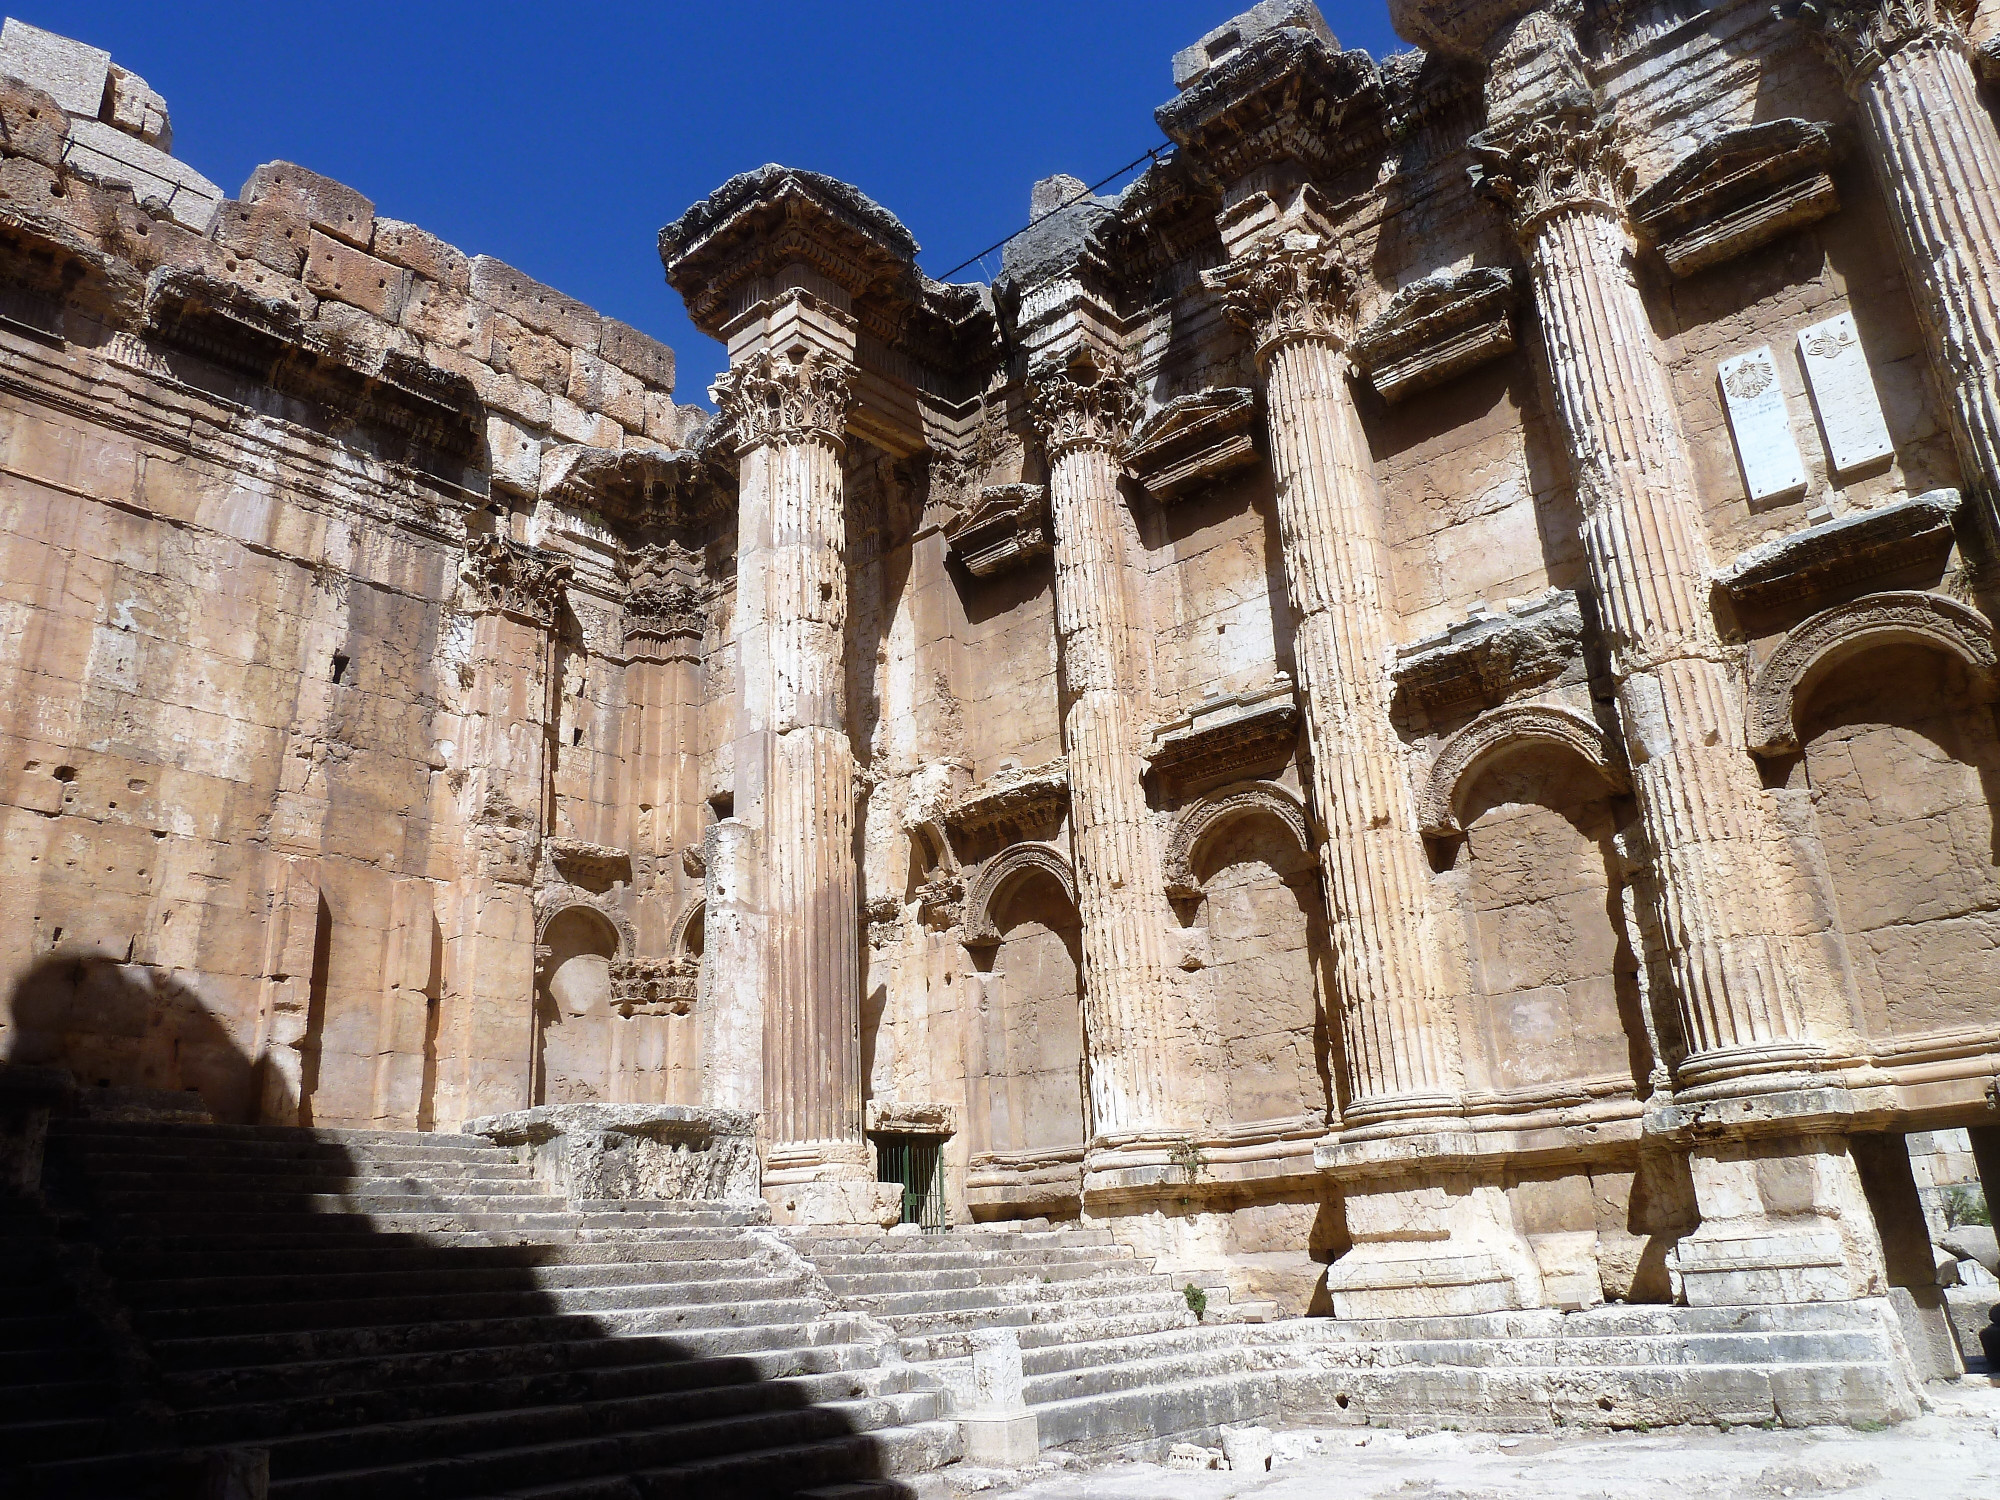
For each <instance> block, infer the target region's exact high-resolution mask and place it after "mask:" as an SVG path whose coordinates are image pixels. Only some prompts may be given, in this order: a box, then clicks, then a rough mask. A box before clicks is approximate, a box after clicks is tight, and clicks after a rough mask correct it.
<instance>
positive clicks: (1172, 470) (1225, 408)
mask: <svg viewBox="0 0 2000 1500" xmlns="http://www.w3.org/2000/svg"><path fill="white" fill-rule="evenodd" d="M1256 417H1257V397H1256V394H1255V392H1253V391H1250V390H1249V389H1247V388H1245V387H1243V386H1215V387H1212V388H1210V389H1209V390H1205V391H1196V392H1194V393H1193V394H1191V395H1187V396H1177V397H1175V398H1174V399H1173V400H1172V401H1169V402H1168V403H1167V404H1166V405H1165V406H1163V407H1161V408H1160V409H1159V410H1158V411H1156V412H1154V413H1153V414H1152V415H1151V416H1150V417H1148V418H1146V420H1145V421H1144V422H1142V423H1140V424H1139V427H1138V430H1137V431H1135V432H1134V433H1133V434H1132V444H1131V447H1130V448H1129V449H1127V451H1126V454H1125V472H1126V473H1127V474H1130V475H1131V476H1132V477H1133V478H1134V479H1136V480H1137V481H1138V482H1139V483H1140V484H1141V485H1142V486H1144V488H1145V491H1146V493H1147V494H1149V495H1151V496H1152V497H1153V498H1154V499H1155V500H1158V501H1159V502H1160V503H1161V504H1162V505H1168V504H1172V503H1173V502H1174V501H1176V500H1179V499H1181V498H1182V497H1184V496H1186V495H1188V494H1191V493H1194V492H1195V491H1198V490H1200V489H1202V488H1205V487H1206V486H1207V485H1208V484H1209V483H1210V482H1211V481H1213V480H1215V479H1218V478H1220V477H1221V476H1222V475H1223V474H1226V473H1228V472H1229V471H1230V470H1232V469H1236V468H1240V467H1241V466H1243V465H1244V464H1251V463H1255V462H1256V461H1257V442H1256V438H1255V436H1254V435H1253V429H1254V427H1255V425H1256Z"/></svg>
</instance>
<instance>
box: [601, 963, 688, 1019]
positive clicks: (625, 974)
mask: <svg viewBox="0 0 2000 1500" xmlns="http://www.w3.org/2000/svg"><path fill="white" fill-rule="evenodd" d="M700 989H701V960H700V959H698V958H621V959H615V960H613V961H612V964H611V1005H612V1008H613V1009H614V1010H616V1011H617V1012H618V1014H619V1015H621V1016H625V1017H627V1018H630V1017H632V1016H684V1015H686V1014H687V1013H688V1012H689V1011H691V1010H693V1009H694V1003H695V999H696V996H697V995H698V994H699V993H700Z"/></svg>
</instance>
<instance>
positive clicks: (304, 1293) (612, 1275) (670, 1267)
mask: <svg viewBox="0 0 2000 1500" xmlns="http://www.w3.org/2000/svg"><path fill="white" fill-rule="evenodd" d="M336 1264H338V1263H337V1262H336ZM760 1275H761V1272H760V1268H759V1266H758V1263H757V1262H756V1261H754V1260H751V1259H750V1258H748V1257H744V1258H741V1259H732V1260H713V1259H709V1258H706V1257H704V1258H702V1259H700V1260H693V1259H688V1260H647V1259H640V1258H631V1259H621V1260H615V1261H609V1262H605V1263H600V1264H586V1265H564V1264H560V1263H558V1264H554V1265H540V1266H533V1265H516V1266H507V1265H470V1264H468V1265H459V1266H453V1265H449V1264H444V1263H439V1262H433V1263H432V1264H431V1265H430V1266H428V1267H422V1268H420V1267H417V1266H407V1267H395V1268H389V1269H378V1270H370V1271H349V1270H344V1269H342V1270H330V1271H326V1272H320V1273H316V1274H312V1275H280V1276H214V1277H182V1278H176V1279H172V1280H149V1281H141V1280H134V1281H132V1282H130V1283H128V1284H127V1287H126V1292H125V1300H126V1301H127V1303H129V1304H130V1305H132V1306H133V1307H135V1308H141V1309H149V1308H163V1309H164V1308H182V1309H187V1310H191V1311H192V1310H196V1309H211V1308H218V1307H231V1306H241V1305H251V1304H270V1303H287V1302H307V1301H312V1302H317V1301H326V1300H330V1301H335V1302H351V1301H356V1300H368V1299H372V1298H380V1297H389V1296H396V1297H426V1298H428V1297H451V1296H467V1295H478V1294H486V1293H508V1292H513V1293H522V1294H527V1293H539V1292H573V1291H583V1290H587V1289H592V1288H614V1287H636V1286H642V1285H654V1286H668V1285H692V1284H720V1285H738V1284H741V1283H743V1282H745V1281H746V1280H756V1279H758V1278H759V1276H760Z"/></svg>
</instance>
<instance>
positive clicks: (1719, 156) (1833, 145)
mask: <svg viewBox="0 0 2000 1500" xmlns="http://www.w3.org/2000/svg"><path fill="white" fill-rule="evenodd" d="M1839 158H1840V144H1839V138H1838V137H1837V136H1836V135H1835V133H1834V129H1833V127H1832V126H1831V125H1824V124H1817V123H1814V122H1813V121H1810V120H1767V121H1765V122H1764V123H1763V124H1761V125H1746V126H1744V127H1742V128H1741V129H1738V130H1725V131H1724V132H1723V133H1722V134H1720V135H1718V136H1716V137H1715V138H1714V139H1712V140H1709V141H1706V142H1704V143H1703V144H1702V145H1700V146H1697V147H1696V148H1695V149H1694V150H1693V151H1690V152H1689V153H1688V154H1687V155H1686V156H1684V157H1682V158H1681V159H1680V160H1679V161H1678V162H1676V163H1675V164H1674V165H1673V166H1672V167H1670V168H1668V170H1667V173H1666V175H1665V176H1663V177H1662V178H1660V180H1659V181H1658V182H1656V183H1654V184H1653V185H1652V186H1651V187H1648V188H1647V189H1645V190H1644V191H1643V192H1640V193H1635V194H1634V195H1633V197H1632V204H1631V208H1632V221H1633V223H1634V224H1635V225H1637V227H1638V229H1639V232H1640V233H1641V234H1643V235H1644V236H1645V237H1646V238H1647V239H1648V240H1650V241H1651V242H1652V244H1653V245H1654V246H1655V247H1656V248H1657V249H1658V250H1659V252H1660V258H1661V259H1662V260H1664V261H1665V262H1666V265H1667V269H1668V270H1669V271H1670V272H1672V273H1673V274H1674V275H1675V276H1691V275H1693V274H1694V273H1695V272H1696V271H1700V270H1705V269H1706V268H1707V267H1709V266H1713V265H1720V264H1721V263H1722V262H1724V261H1726V260H1731V259H1733V258H1734V257H1736V256H1739V255H1744V254H1747V253H1748V252H1749V251H1751V250H1754V249H1756V248H1757V247H1758V246H1759V245H1764V244H1768V243H1769V242H1770V241H1772V240H1774V239H1776V238H1777V237H1778V236H1779V235H1782V234H1786V233H1788V232H1789V231H1791V230H1794V229H1798V228H1801V227H1803V226H1804V225H1807V224H1811V223H1813V222H1814V221H1816V220H1819V219H1823V218H1825V217H1826V216H1827V215H1828V214H1831V213H1833V212H1835V211H1836V210H1837V209H1838V208H1839V207H1840V194H1839V192H1838V191H1837V190H1836V189H1835V187H1834V183H1833V175H1832V167H1833V166H1834V164H1835V163H1836V162H1837V161H1838V160H1839Z"/></svg>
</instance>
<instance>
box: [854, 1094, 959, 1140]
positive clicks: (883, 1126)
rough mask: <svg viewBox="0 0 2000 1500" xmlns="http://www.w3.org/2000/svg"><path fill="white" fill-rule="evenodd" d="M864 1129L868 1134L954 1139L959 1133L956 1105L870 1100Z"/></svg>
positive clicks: (899, 1100)
mask: <svg viewBox="0 0 2000 1500" xmlns="http://www.w3.org/2000/svg"><path fill="white" fill-rule="evenodd" d="M867 1130H868V1133H869V1134H870V1135H935V1136H954V1135H957V1134H958V1106H957V1105H955V1104H930V1103H919V1102H917V1101H915V1100H902V1099H870V1100H869V1101H868V1113H867Z"/></svg>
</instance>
